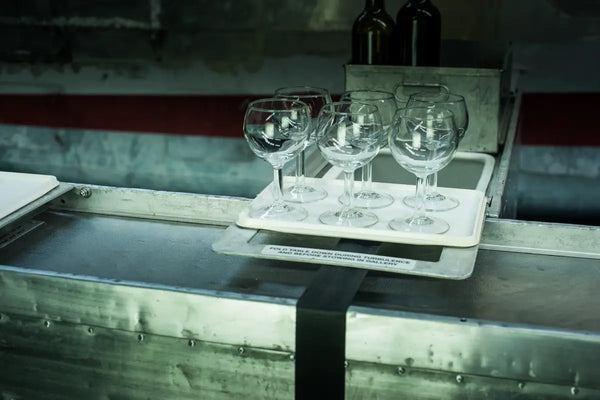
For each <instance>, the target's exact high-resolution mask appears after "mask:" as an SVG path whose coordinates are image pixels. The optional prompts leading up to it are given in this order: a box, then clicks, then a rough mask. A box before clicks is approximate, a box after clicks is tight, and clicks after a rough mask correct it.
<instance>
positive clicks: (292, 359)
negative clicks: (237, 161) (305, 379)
mask: <svg viewBox="0 0 600 400" xmlns="http://www.w3.org/2000/svg"><path fill="white" fill-rule="evenodd" d="M295 359H296V357H295V356H294V354H293V353H292V354H290V361H294V360H295Z"/></svg>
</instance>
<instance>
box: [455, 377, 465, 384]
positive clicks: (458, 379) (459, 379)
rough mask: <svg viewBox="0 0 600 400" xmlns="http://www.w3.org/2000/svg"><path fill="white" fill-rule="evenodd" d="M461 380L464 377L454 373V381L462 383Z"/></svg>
mask: <svg viewBox="0 0 600 400" xmlns="http://www.w3.org/2000/svg"><path fill="white" fill-rule="evenodd" d="M463 381H464V378H463V376H462V375H456V382H458V383H463Z"/></svg>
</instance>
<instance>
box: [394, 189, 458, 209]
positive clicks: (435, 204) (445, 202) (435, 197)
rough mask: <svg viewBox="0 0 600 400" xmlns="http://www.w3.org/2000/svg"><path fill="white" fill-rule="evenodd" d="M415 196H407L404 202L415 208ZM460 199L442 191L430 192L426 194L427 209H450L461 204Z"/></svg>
mask: <svg viewBox="0 0 600 400" xmlns="http://www.w3.org/2000/svg"><path fill="white" fill-rule="evenodd" d="M415 199H416V197H415V196H406V197H404V198H403V199H402V202H403V203H404V204H405V205H407V206H409V207H410V208H415ZM459 204H460V203H459V201H458V200H456V199H454V198H452V197H448V196H444V195H443V194H440V193H428V194H427V195H425V211H434V212H435V211H448V210H452V209H454V208H456V207H458V205H459Z"/></svg>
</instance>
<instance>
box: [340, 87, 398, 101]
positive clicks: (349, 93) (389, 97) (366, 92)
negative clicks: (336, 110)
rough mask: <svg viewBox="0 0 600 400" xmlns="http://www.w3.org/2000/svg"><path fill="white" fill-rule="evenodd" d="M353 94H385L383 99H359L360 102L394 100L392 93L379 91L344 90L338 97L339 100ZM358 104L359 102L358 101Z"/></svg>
mask: <svg viewBox="0 0 600 400" xmlns="http://www.w3.org/2000/svg"><path fill="white" fill-rule="evenodd" d="M353 93H365V94H368V93H374V94H385V95H386V96H385V98H383V97H375V96H374V97H372V98H366V99H361V100H384V99H386V98H387V99H393V100H396V96H394V93H392V92H388V91H386V90H379V89H373V90H371V89H356V90H346V91H345V92H343V93H342V95H341V96H340V98H344V97H345V96H346V95H351V94H353ZM359 102H360V100H359Z"/></svg>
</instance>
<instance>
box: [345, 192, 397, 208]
mask: <svg viewBox="0 0 600 400" xmlns="http://www.w3.org/2000/svg"><path fill="white" fill-rule="evenodd" d="M339 201H340V203H342V204H348V201H347V199H346V196H344V195H341V196H340V197H339ZM393 202H394V198H393V197H392V196H390V195H389V194H387V193H380V192H370V191H366V190H361V191H360V192H356V193H355V194H354V202H353V204H352V205H353V206H354V207H357V208H371V209H376V208H384V207H387V206H389V205H390V204H392V203H393Z"/></svg>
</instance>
